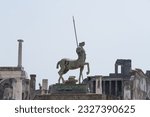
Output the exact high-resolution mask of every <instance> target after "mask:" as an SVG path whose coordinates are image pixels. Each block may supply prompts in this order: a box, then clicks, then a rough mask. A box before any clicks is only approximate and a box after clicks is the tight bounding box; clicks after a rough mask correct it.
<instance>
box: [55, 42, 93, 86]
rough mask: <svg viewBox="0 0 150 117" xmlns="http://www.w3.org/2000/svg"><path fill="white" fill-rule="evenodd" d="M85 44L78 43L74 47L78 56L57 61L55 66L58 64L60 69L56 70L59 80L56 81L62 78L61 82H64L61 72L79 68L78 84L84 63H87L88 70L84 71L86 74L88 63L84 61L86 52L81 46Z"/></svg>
mask: <svg viewBox="0 0 150 117" xmlns="http://www.w3.org/2000/svg"><path fill="white" fill-rule="evenodd" d="M84 45H85V43H84V42H81V43H79V46H78V47H77V48H76V53H77V55H78V58H77V59H76V60H70V59H65V58H64V59H61V60H60V61H58V63H57V68H59V66H60V70H59V72H58V74H59V76H60V77H59V80H58V83H60V80H61V79H62V82H63V83H65V80H64V78H63V74H65V73H67V72H68V71H69V70H74V69H78V68H80V74H79V84H80V83H81V76H82V72H83V69H84V65H87V69H88V71H87V72H86V73H87V75H88V74H89V73H90V68H89V63H88V62H85V60H86V53H85V50H84V48H83V46H84Z"/></svg>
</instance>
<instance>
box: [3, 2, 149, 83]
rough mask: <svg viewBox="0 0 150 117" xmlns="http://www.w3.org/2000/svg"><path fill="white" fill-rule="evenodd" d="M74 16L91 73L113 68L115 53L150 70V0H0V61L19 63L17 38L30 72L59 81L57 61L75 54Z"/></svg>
mask: <svg viewBox="0 0 150 117" xmlns="http://www.w3.org/2000/svg"><path fill="white" fill-rule="evenodd" d="M73 15H74V16H75V20H76V28H77V34H78V40H79V41H80V42H81V41H85V43H86V46H85V50H86V53H87V61H88V62H89V63H90V68H91V73H90V75H97V74H101V75H108V73H110V72H114V63H115V61H116V59H118V58H122V59H123V58H125V59H128V58H129V59H132V65H133V68H141V69H143V71H144V72H145V70H147V69H150V61H149V60H150V54H149V43H150V0H0V41H1V43H0V53H1V56H0V66H16V65H17V45H18V43H17V39H20V38H21V39H23V40H24V43H23V66H24V68H25V70H26V71H27V72H28V75H29V74H31V73H35V74H37V80H38V81H37V82H41V79H43V78H48V79H49V84H52V83H55V82H57V80H58V74H57V71H58V70H57V69H56V63H57V61H59V60H60V59H61V58H64V57H65V58H71V59H76V57H77V55H76V52H75V49H76V42H75V37H74V30H73V23H72V16H73ZM77 71H78V70H76V71H71V72H68V74H67V75H64V77H65V79H67V77H68V76H69V75H76V76H78V72H77ZM86 71H87V69H86V68H85V70H84V76H85V77H86V74H85V72H86Z"/></svg>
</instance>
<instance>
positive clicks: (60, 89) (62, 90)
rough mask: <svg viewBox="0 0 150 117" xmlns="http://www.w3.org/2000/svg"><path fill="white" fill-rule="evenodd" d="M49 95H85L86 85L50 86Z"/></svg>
mask: <svg viewBox="0 0 150 117" xmlns="http://www.w3.org/2000/svg"><path fill="white" fill-rule="evenodd" d="M50 93H59V94H68V93H69V94H70V93H71V94H76V93H87V85H86V84H55V85H52V87H51V91H50Z"/></svg>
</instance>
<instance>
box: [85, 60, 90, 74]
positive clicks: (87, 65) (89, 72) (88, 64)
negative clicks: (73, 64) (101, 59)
mask: <svg viewBox="0 0 150 117" xmlns="http://www.w3.org/2000/svg"><path fill="white" fill-rule="evenodd" d="M85 65H87V69H88V71H87V72H86V74H87V75H88V74H89V73H90V67H89V63H85Z"/></svg>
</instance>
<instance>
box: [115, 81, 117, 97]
mask: <svg viewBox="0 0 150 117" xmlns="http://www.w3.org/2000/svg"><path fill="white" fill-rule="evenodd" d="M117 87H118V83H117V80H116V81H115V95H116V96H117V91H118V88H117Z"/></svg>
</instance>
